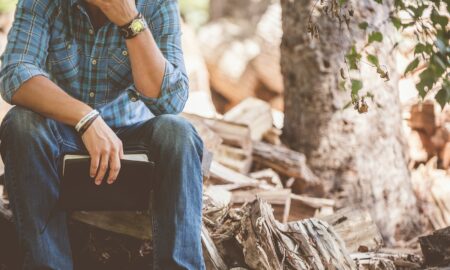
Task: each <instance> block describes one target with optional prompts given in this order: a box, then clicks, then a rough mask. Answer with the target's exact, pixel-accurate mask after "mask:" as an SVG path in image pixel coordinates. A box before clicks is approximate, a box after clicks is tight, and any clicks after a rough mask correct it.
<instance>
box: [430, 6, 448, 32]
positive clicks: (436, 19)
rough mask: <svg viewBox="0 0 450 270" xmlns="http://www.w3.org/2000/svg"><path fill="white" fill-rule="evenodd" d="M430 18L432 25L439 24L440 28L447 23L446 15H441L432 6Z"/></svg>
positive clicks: (443, 27)
mask: <svg viewBox="0 0 450 270" xmlns="http://www.w3.org/2000/svg"><path fill="white" fill-rule="evenodd" d="M430 19H431V21H432V22H433V25H437V24H439V25H441V27H442V29H445V27H446V26H447V24H448V18H447V17H446V16H441V15H440V14H439V12H438V11H437V10H436V9H435V8H433V11H432V12H431V16H430Z"/></svg>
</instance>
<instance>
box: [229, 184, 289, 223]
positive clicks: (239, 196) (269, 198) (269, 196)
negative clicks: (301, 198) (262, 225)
mask: <svg viewBox="0 0 450 270" xmlns="http://www.w3.org/2000/svg"><path fill="white" fill-rule="evenodd" d="M256 198H259V199H261V200H264V201H266V202H268V203H270V204H271V205H272V207H273V209H274V216H275V218H276V219H277V220H279V221H280V222H282V223H286V222H288V218H289V213H290V207H291V190H290V189H274V190H258V189H253V190H236V191H233V192H232V197H231V202H232V203H234V204H237V205H242V204H245V203H249V202H252V201H254V200H255V199H256Z"/></svg>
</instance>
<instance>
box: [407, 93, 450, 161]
mask: <svg viewBox="0 0 450 270" xmlns="http://www.w3.org/2000/svg"><path fill="white" fill-rule="evenodd" d="M408 124H409V127H410V128H411V132H410V133H411V134H410V136H408V138H409V145H410V156H411V159H412V161H411V162H412V166H414V165H417V164H420V163H426V162H427V161H428V160H430V159H431V158H432V157H434V156H437V157H438V166H439V168H442V169H445V170H447V169H449V168H450V111H449V109H448V108H447V109H445V110H444V111H441V109H440V107H439V105H437V104H435V103H434V102H432V101H426V102H424V103H418V104H414V105H412V106H411V109H410V112H409V114H408Z"/></svg>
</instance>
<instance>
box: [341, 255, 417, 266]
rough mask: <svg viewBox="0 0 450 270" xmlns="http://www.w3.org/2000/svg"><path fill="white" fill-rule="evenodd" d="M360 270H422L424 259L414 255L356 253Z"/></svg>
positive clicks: (355, 256) (354, 257)
mask: <svg viewBox="0 0 450 270" xmlns="http://www.w3.org/2000/svg"><path fill="white" fill-rule="evenodd" d="M350 256H351V257H352V259H353V260H354V261H355V263H356V266H357V267H358V268H357V269H358V270H396V269H422V268H421V266H422V258H421V257H419V256H417V255H414V254H390V253H374V252H368V253H354V254H351V255H350Z"/></svg>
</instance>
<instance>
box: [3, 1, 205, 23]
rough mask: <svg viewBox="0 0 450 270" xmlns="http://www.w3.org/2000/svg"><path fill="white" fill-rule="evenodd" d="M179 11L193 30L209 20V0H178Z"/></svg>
mask: <svg viewBox="0 0 450 270" xmlns="http://www.w3.org/2000/svg"><path fill="white" fill-rule="evenodd" d="M3 1H5V0H3ZM6 1H7V0H6ZM180 9H181V14H182V16H183V18H184V19H185V21H186V22H187V23H188V24H189V25H191V26H193V27H195V28H198V27H199V26H200V25H202V24H203V23H205V22H206V21H207V20H208V18H209V0H180Z"/></svg>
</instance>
